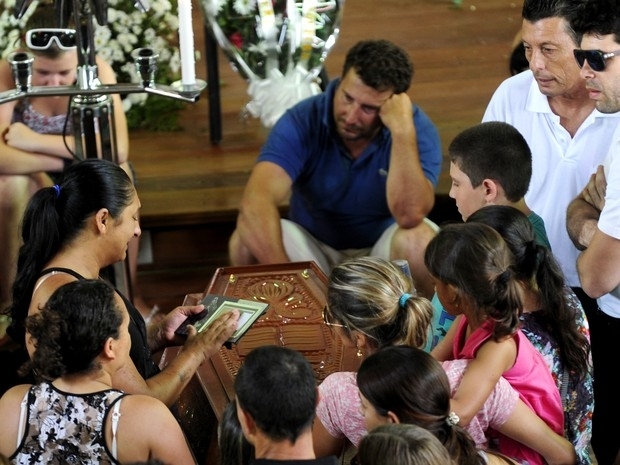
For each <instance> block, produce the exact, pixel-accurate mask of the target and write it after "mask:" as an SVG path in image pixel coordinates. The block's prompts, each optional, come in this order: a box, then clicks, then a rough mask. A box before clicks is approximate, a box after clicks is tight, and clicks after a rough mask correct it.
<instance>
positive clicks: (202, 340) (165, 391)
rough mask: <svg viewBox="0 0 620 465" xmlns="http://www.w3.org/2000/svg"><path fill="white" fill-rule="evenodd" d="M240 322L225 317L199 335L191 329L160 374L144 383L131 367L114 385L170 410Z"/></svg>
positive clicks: (235, 315)
mask: <svg viewBox="0 0 620 465" xmlns="http://www.w3.org/2000/svg"><path fill="white" fill-rule="evenodd" d="M238 319H239V314H238V313H236V312H230V313H226V314H224V315H222V316H221V317H220V318H218V319H217V320H215V321H214V322H213V323H212V324H211V325H209V327H208V328H207V329H206V330H205V331H203V332H201V333H199V334H196V330H195V329H194V328H193V327H191V326H190V327H189V336H188V338H187V342H186V343H185V345H184V346H183V349H182V350H181V351H180V352H179V354H178V355H177V356H176V357H175V358H174V359H173V360H171V362H170V363H169V364H168V365H166V367H165V368H164V369H163V370H162V371H161V372H160V373H158V374H157V375H155V376H153V377H151V378H149V379H147V380H145V379H144V378H142V376H141V375H140V373H138V370H137V369H136V367H135V365H134V364H133V363H128V364H127V365H125V366H124V367H123V368H121V369H120V370H119V371H118V372H116V373H115V374H114V376H113V378H112V385H113V386H114V387H115V388H117V389H121V390H122V391H125V392H128V393H130V394H145V395H149V396H151V397H155V398H157V399H159V400H161V401H162V402H163V403H164V404H166V405H168V406H170V405H172V404H174V402H176V400H177V399H178V398H179V395H180V394H181V391H183V389H184V388H185V386H187V383H188V382H189V381H190V379H191V377H192V376H193V374H194V373H195V372H196V370H197V369H198V367H199V366H200V365H201V364H202V363H203V362H204V361H205V360H206V359H208V358H209V357H211V356H212V355H213V354H215V353H216V352H217V351H218V350H219V349H220V347H221V346H222V344H224V342H225V341H226V339H228V338H229V337H230V336H231V335H232V334H233V333H234V331H235V329H236V327H237V320H238Z"/></svg>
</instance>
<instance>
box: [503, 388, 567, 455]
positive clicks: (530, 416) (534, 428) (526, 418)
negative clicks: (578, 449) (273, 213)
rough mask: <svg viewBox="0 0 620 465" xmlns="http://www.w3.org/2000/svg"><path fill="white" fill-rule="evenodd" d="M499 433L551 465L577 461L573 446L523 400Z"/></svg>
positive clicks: (518, 403)
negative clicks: (528, 449)
mask: <svg viewBox="0 0 620 465" xmlns="http://www.w3.org/2000/svg"><path fill="white" fill-rule="evenodd" d="M498 431H499V432H501V433H502V434H505V435H506V436H508V437H510V438H512V439H514V440H515V441H518V442H520V443H522V444H524V445H526V446H527V447H529V448H530V449H533V450H535V451H536V452H538V453H539V454H540V455H542V456H543V457H544V458H545V460H546V461H547V462H548V463H549V465H567V464H574V463H575V462H576V461H577V455H576V454H575V448H574V447H573V445H572V444H571V443H570V442H569V441H568V440H567V439H565V438H564V437H562V436H560V435H558V434H556V433H555V432H554V431H553V430H552V429H551V428H549V426H548V425H547V424H546V423H545V422H544V421H542V420H541V419H540V417H538V415H536V414H535V413H534V412H533V411H532V409H530V408H529V407H528V406H527V405H525V404H524V403H523V401H521V400H519V401H518V402H517V405H516V406H515V409H514V411H513V412H512V414H511V415H510V417H508V420H507V421H506V423H504V425H503V426H501V427H499V428H498Z"/></svg>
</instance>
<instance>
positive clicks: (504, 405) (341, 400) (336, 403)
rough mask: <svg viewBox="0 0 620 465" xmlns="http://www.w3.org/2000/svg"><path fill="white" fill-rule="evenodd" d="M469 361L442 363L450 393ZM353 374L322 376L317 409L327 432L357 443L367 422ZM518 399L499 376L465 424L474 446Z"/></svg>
mask: <svg viewBox="0 0 620 465" xmlns="http://www.w3.org/2000/svg"><path fill="white" fill-rule="evenodd" d="M468 363H469V362H468V361H467V360H451V361H449V362H444V363H443V364H442V365H443V368H444V370H445V371H446V374H447V375H448V379H449V380H450V387H451V388H452V394H454V392H455V391H456V389H457V388H458V386H459V384H460V382H461V379H462V378H463V373H464V372H465V368H466V367H467V364H468ZM355 377H356V373H354V372H350V371H347V372H339V373H333V374H331V375H329V376H328V377H327V378H325V380H324V381H323V382H322V383H321V384H320V385H319V405H318V406H317V410H316V413H317V417H318V418H319V420H320V421H321V423H322V424H323V426H324V427H325V429H326V430H327V432H329V434H331V435H332V436H333V437H335V438H342V437H346V438H347V439H348V440H349V441H351V443H352V444H353V445H354V446H355V447H357V445H358V444H359V442H360V440H361V439H362V437H364V436H365V435H366V426H365V424H364V416H363V415H362V414H361V404H360V399H359V390H358V388H357V382H356V380H355ZM518 399H519V394H518V393H517V392H516V391H515V390H514V389H513V388H512V387H511V386H510V384H509V383H508V382H507V381H506V380H505V379H503V378H500V379H499V382H498V383H497V385H496V387H495V389H494V390H493V392H492V393H491V395H490V396H489V397H488V399H487V401H486V402H485V403H484V405H483V406H482V409H481V410H480V412H478V414H477V415H476V416H475V417H474V418H473V419H472V421H471V422H470V424H469V425H468V426H467V428H466V429H467V431H468V432H469V434H470V435H471V437H472V438H473V440H474V441H475V442H476V446H478V447H486V446H487V438H486V437H485V431H486V430H487V429H488V428H490V427H493V428H499V427H501V426H502V425H503V424H504V423H505V422H506V420H507V419H508V417H509V416H510V415H511V414H512V412H513V410H514V408H515V405H516V404H517V400H518Z"/></svg>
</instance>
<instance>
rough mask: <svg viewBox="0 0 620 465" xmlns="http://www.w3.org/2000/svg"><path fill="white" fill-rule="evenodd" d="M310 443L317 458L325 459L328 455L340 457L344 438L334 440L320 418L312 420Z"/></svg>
mask: <svg viewBox="0 0 620 465" xmlns="http://www.w3.org/2000/svg"><path fill="white" fill-rule="evenodd" d="M312 443H313V444H314V454H315V455H316V456H317V457H327V456H329V455H335V456H336V457H338V456H340V453H341V452H342V450H343V448H344V444H345V439H344V438H335V437H333V436H332V435H331V434H329V431H327V429H325V426H323V423H321V419H320V418H318V417H317V418H315V419H314V424H313V425H312Z"/></svg>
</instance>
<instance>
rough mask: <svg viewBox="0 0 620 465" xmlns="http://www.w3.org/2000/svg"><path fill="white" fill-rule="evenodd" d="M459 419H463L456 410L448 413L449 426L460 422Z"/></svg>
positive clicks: (447, 421)
mask: <svg viewBox="0 0 620 465" xmlns="http://www.w3.org/2000/svg"><path fill="white" fill-rule="evenodd" d="M459 421H461V419H460V418H459V416H458V415H457V414H456V412H450V413H448V416H447V417H446V423H447V424H448V425H449V426H456V425H458V424H459Z"/></svg>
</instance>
